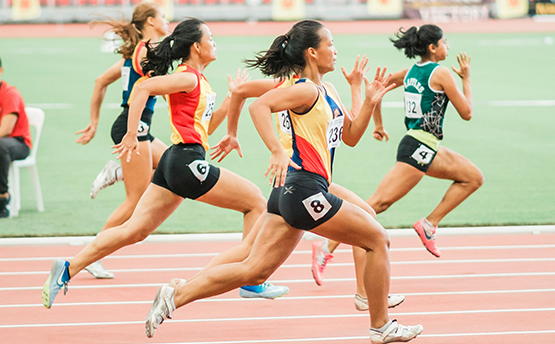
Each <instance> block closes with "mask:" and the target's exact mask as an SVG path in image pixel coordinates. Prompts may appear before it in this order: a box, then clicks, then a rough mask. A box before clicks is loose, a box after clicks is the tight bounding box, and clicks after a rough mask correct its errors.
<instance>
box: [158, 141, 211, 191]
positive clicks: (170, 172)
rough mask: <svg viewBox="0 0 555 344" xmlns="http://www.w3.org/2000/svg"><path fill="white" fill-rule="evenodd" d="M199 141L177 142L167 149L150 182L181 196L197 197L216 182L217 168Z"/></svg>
mask: <svg viewBox="0 0 555 344" xmlns="http://www.w3.org/2000/svg"><path fill="white" fill-rule="evenodd" d="M205 155H206V152H205V150H204V147H202V146H201V145H200V144H196V143H194V144H184V143H182V144H178V145H173V146H171V147H170V148H168V149H166V151H165V152H164V154H163V155H162V157H161V158H160V162H159V163H158V167H157V168H156V171H155V172H154V176H153V177H152V182H153V183H154V184H156V185H158V186H161V187H163V188H164V189H168V190H170V191H171V192H173V193H174V194H176V195H178V196H181V197H183V198H190V199H197V198H199V197H200V196H202V195H204V194H205V193H207V192H208V191H210V189H212V188H213V187H214V185H216V183H217V182H218V179H219V178H220V169H219V168H218V167H216V166H212V165H210V164H209V163H208V162H207V161H206V160H205V159H204V157H205Z"/></svg>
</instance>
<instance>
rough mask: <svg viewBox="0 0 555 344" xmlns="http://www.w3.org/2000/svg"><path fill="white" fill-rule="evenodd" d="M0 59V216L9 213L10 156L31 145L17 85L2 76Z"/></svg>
mask: <svg viewBox="0 0 555 344" xmlns="http://www.w3.org/2000/svg"><path fill="white" fill-rule="evenodd" d="M3 73H4V67H2V60H1V59H0V218H5V217H8V216H10V212H9V210H8V208H7V206H8V203H10V194H9V193H8V170H9V168H10V164H11V162H12V161H14V160H21V159H25V158H26V157H27V156H28V155H29V151H30V149H31V130H30V129H29V120H28V119H27V114H26V113H25V102H24V101H23V97H22V96H21V93H19V91H18V90H17V88H15V87H13V86H11V85H9V84H8V83H7V82H5V81H3V80H2V74H3Z"/></svg>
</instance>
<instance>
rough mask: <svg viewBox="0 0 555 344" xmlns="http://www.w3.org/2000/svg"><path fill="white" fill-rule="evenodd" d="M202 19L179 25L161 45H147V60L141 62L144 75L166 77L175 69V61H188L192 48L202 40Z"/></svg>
mask: <svg viewBox="0 0 555 344" xmlns="http://www.w3.org/2000/svg"><path fill="white" fill-rule="evenodd" d="M202 24H204V22H203V21H202V20H200V19H196V18H190V19H186V20H184V21H182V22H181V23H179V24H178V25H177V26H176V27H175V29H174V30H173V33H172V34H171V35H169V36H167V37H166V38H164V40H162V41H161V42H160V43H154V44H151V43H150V41H149V42H147V44H146V49H147V53H146V58H145V59H143V61H141V67H142V69H143V74H144V75H147V74H150V75H151V76H156V75H166V74H168V71H169V70H170V68H172V69H173V62H174V61H181V60H186V59H188V58H189V56H190V55H191V46H192V45H193V44H194V43H200V42H201V40H202V35H203V33H202V29H201V25H202Z"/></svg>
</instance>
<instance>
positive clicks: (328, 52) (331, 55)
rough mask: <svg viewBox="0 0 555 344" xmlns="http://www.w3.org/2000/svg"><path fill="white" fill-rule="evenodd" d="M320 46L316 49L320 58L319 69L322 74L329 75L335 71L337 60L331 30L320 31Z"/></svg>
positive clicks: (323, 29) (322, 29)
mask: <svg viewBox="0 0 555 344" xmlns="http://www.w3.org/2000/svg"><path fill="white" fill-rule="evenodd" d="M319 34H320V39H321V40H320V45H319V46H318V48H316V52H317V56H318V69H319V70H320V72H321V73H322V74H323V73H327V72H331V71H333V70H334V69H335V61H336V60H337V49H335V45H334V44H333V37H332V35H331V32H330V30H328V29H327V28H325V27H323V28H321V29H320V31H319Z"/></svg>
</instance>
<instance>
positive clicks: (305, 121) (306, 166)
mask: <svg viewBox="0 0 555 344" xmlns="http://www.w3.org/2000/svg"><path fill="white" fill-rule="evenodd" d="M298 82H310V83H312V81H310V80H307V79H300V80H299V81H297V83H298ZM315 86H316V85H315ZM316 87H317V88H318V99H317V100H316V102H315V103H314V104H313V105H312V107H311V108H310V110H308V111H307V112H306V113H304V114H297V113H295V112H293V111H291V110H289V117H290V120H291V131H292V137H293V157H292V158H291V159H292V160H293V161H294V162H295V163H296V164H297V165H299V166H301V169H303V170H305V171H309V172H313V173H317V174H319V175H321V176H323V177H324V178H326V179H327V180H328V183H331V177H332V165H333V158H334V154H335V148H337V147H339V145H340V143H341V135H342V133H343V120H344V118H345V117H343V112H342V111H341V109H340V107H339V106H338V104H340V102H339V100H338V99H337V98H336V96H335V95H334V94H333V92H332V91H331V90H330V89H329V88H328V87H327V86H325V85H323V86H322V87H318V86H316ZM289 170H290V171H292V170H294V169H293V168H292V167H290V168H289Z"/></svg>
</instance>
